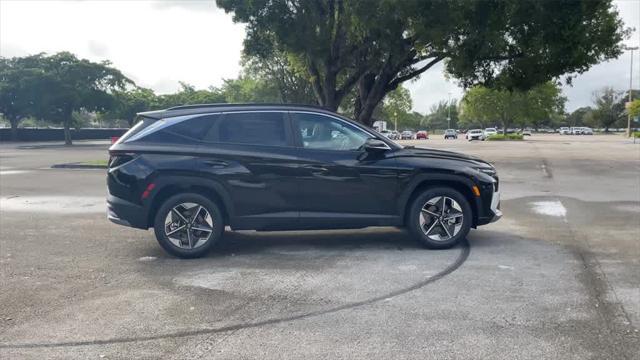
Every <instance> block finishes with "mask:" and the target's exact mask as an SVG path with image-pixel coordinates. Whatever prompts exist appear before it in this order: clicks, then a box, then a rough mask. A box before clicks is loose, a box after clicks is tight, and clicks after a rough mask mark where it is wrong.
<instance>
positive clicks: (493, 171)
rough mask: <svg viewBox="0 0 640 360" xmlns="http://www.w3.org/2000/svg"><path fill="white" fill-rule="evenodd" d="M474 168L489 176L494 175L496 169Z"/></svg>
mask: <svg viewBox="0 0 640 360" xmlns="http://www.w3.org/2000/svg"><path fill="white" fill-rule="evenodd" d="M476 170H478V171H479V172H481V173H483V174H487V175H489V176H494V175H495V174H496V169H494V168H477V169H476Z"/></svg>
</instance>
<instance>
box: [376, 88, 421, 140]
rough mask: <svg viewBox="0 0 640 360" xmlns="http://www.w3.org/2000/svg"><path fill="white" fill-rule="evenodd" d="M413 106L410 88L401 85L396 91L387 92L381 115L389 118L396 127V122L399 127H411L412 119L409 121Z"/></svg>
mask: <svg viewBox="0 0 640 360" xmlns="http://www.w3.org/2000/svg"><path fill="white" fill-rule="evenodd" d="M412 106H413V102H412V100H411V94H410V93H409V90H407V89H406V88H404V87H399V88H397V89H396V90H395V91H392V92H390V93H389V94H387V97H386V98H385V99H384V102H383V103H382V109H381V111H380V113H381V114H380V117H382V118H384V119H389V120H390V121H391V123H392V124H391V125H392V126H393V127H394V129H395V125H396V124H397V125H398V126H399V127H398V129H400V128H404V127H411V125H412V124H410V123H411V121H409V118H410V112H411V107H412ZM408 123H409V124H408ZM396 130H397V129H396Z"/></svg>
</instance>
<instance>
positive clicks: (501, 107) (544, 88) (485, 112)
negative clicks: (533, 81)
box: [460, 83, 566, 132]
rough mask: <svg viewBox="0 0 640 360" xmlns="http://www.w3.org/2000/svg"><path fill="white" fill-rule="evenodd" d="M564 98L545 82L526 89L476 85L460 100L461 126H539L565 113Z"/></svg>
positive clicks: (555, 86) (504, 127)
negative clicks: (492, 87)
mask: <svg viewBox="0 0 640 360" xmlns="http://www.w3.org/2000/svg"><path fill="white" fill-rule="evenodd" d="M565 101H566V99H565V98H564V97H563V96H562V95H561V91H560V89H559V88H558V86H557V85H555V84H553V83H545V84H542V85H538V86H536V87H534V88H531V89H529V90H526V91H522V90H507V89H502V90H501V89H491V88H486V87H482V86H477V87H474V88H472V89H470V90H469V91H467V93H466V94H465V96H464V98H463V99H462V103H461V114H460V115H461V116H460V120H461V123H462V124H463V126H465V127H471V126H480V127H486V126H496V125H498V124H499V125H501V126H502V128H503V130H504V131H505V132H506V130H507V129H508V128H509V127H510V126H513V125H516V126H519V127H525V126H528V125H531V126H534V127H538V126H540V125H542V124H550V123H551V122H552V121H551V120H552V119H553V118H555V117H557V116H560V114H564V103H565Z"/></svg>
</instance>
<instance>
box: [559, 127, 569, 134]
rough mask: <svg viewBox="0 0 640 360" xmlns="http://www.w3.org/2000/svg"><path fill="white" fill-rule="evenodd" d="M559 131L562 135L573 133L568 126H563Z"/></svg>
mask: <svg viewBox="0 0 640 360" xmlns="http://www.w3.org/2000/svg"><path fill="white" fill-rule="evenodd" d="M558 133H560V135H571V129H569V128H568V127H561V128H560V130H558Z"/></svg>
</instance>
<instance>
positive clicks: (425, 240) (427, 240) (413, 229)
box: [407, 187, 473, 249]
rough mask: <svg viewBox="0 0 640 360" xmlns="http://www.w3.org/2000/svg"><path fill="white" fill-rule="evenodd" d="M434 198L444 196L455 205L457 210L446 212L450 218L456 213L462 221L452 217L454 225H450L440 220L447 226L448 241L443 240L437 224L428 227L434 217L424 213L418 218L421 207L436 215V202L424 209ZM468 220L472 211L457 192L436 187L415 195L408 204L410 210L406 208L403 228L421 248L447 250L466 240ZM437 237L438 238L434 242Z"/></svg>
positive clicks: (442, 228)
mask: <svg viewBox="0 0 640 360" xmlns="http://www.w3.org/2000/svg"><path fill="white" fill-rule="evenodd" d="M438 197H440V198H442V197H445V198H448V199H450V200H453V201H455V202H456V203H457V205H458V207H459V209H455V208H453V207H452V211H451V212H449V214H451V216H452V217H453V216H457V214H458V213H460V214H461V215H462V218H461V219H460V220H458V218H456V220H455V223H454V224H450V223H449V222H448V221H450V220H446V219H447V216H444V217H443V221H444V222H445V223H447V224H448V225H447V229H448V231H449V233H450V235H451V236H450V237H449V238H447V234H448V233H447V232H446V230H445V229H444V227H442V226H441V225H440V224H438V223H437V224H435V225H434V226H433V227H431V226H430V224H431V225H433V222H432V221H431V220H433V219H434V218H435V217H434V216H431V215H429V214H427V213H424V215H422V213H423V208H427V209H428V210H430V211H432V212H435V213H438V214H440V211H439V209H437V208H438V206H439V205H438V204H439V203H436V204H435V206H425V205H427V202H429V201H430V200H433V199H435V198H438ZM448 203H449V205H452V204H453V202H452V201H448ZM440 207H441V206H440ZM454 210H455V211H454ZM427 212H428V211H427ZM421 216H422V217H421ZM472 220H473V212H472V211H471V205H470V204H469V201H468V200H467V199H466V198H465V197H464V196H463V195H462V194H461V193H460V192H458V191H456V190H454V189H452V188H448V187H437V188H432V189H427V190H425V191H424V192H422V193H421V194H419V195H418V196H416V198H415V199H414V200H413V202H412V204H411V207H410V208H409V217H408V223H407V227H408V229H409V232H410V233H411V234H412V236H413V237H414V238H415V239H416V240H417V241H418V242H420V243H421V244H422V245H424V246H425V247H427V248H429V249H448V248H451V247H453V246H455V245H457V244H458V243H460V242H461V241H462V240H463V239H465V238H466V236H467V234H468V233H469V230H470V229H471V222H472ZM437 221H439V220H436V221H434V222H437ZM458 222H459V223H458ZM430 229H431V230H432V232H430V233H429V235H427V233H426V231H428V230H430ZM436 235H437V236H436ZM437 237H440V239H438V238H437ZM434 238H436V239H434Z"/></svg>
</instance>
